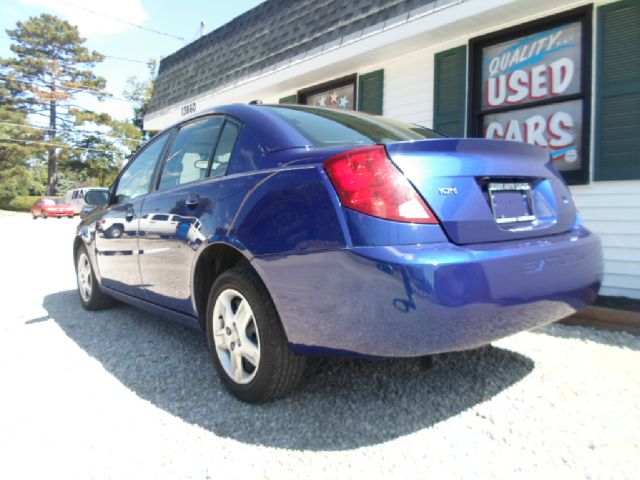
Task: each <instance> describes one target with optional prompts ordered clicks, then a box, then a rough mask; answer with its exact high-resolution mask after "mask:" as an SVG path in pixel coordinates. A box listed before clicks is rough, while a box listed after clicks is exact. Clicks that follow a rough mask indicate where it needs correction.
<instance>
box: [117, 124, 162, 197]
mask: <svg viewBox="0 0 640 480" xmlns="http://www.w3.org/2000/svg"><path fill="white" fill-rule="evenodd" d="M169 137H170V135H169V133H165V134H164V135H162V136H161V137H160V138H158V139H156V140H153V141H152V142H151V143H150V144H149V145H147V146H146V147H145V148H144V150H143V151H142V152H140V154H138V156H136V157H135V158H134V159H133V160H132V162H133V163H131V164H130V165H128V166H127V169H126V170H125V171H124V172H123V174H122V176H121V177H120V180H119V181H118V187H117V189H116V202H117V203H123V202H128V201H130V200H133V199H134V198H137V197H140V196H142V195H146V194H147V193H149V186H150V185H151V179H152V177H153V171H154V169H155V166H156V163H157V162H158V159H159V158H160V155H162V151H163V149H164V146H165V145H166V143H167V141H168V140H169Z"/></svg>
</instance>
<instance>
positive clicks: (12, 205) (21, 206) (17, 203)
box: [0, 195, 41, 212]
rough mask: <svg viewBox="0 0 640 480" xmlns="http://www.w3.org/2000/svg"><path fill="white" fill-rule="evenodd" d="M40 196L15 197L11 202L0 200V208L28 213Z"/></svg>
mask: <svg viewBox="0 0 640 480" xmlns="http://www.w3.org/2000/svg"><path fill="white" fill-rule="evenodd" d="M40 197H41V195H35V196H34V195H17V196H15V197H13V198H12V199H11V200H9V199H2V200H0V208H1V209H3V210H13V211H15V212H30V211H31V207H32V206H33V204H34V203H36V200H38V199H39V198H40Z"/></svg>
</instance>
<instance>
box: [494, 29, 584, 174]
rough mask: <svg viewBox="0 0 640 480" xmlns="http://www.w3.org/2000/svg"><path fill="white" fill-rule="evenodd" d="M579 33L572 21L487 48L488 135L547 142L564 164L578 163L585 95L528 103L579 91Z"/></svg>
mask: <svg viewBox="0 0 640 480" xmlns="http://www.w3.org/2000/svg"><path fill="white" fill-rule="evenodd" d="M581 34H582V32H581V24H580V22H574V23H569V24H564V25H560V26H557V27H554V28H551V29H548V30H544V31H541V32H538V33H535V34H532V35H528V36H524V37H518V38H515V39H512V40H509V41H507V42H502V43H499V44H496V45H491V46H488V47H485V48H484V49H483V51H482V110H483V111H484V112H486V115H484V117H483V118H484V122H483V127H484V136H485V137H486V138H501V139H505V140H514V141H523V142H527V143H531V144H535V145H539V146H541V147H546V148H548V149H549V150H550V151H551V154H552V156H553V158H554V159H556V160H557V164H558V167H559V168H561V169H572V168H576V167H577V166H578V165H579V158H580V154H579V148H580V144H581V138H582V136H581V130H582V100H567V101H566V102H560V103H554V104H552V105H549V104H547V105H543V106H528V105H529V104H534V103H536V102H540V101H543V100H548V99H557V100H560V99H562V97H565V96H569V95H573V94H576V93H580V91H581V90H580V89H581V84H580V79H581V67H582V65H581ZM574 98H575V97H574ZM505 107H507V108H505ZM508 107H512V108H508ZM494 110H495V111H496V113H492V111H494Z"/></svg>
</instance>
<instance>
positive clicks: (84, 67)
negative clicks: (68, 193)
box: [0, 13, 107, 195]
mask: <svg viewBox="0 0 640 480" xmlns="http://www.w3.org/2000/svg"><path fill="white" fill-rule="evenodd" d="M7 34H8V35H9V37H10V38H11V39H12V40H13V42H14V43H12V44H11V51H12V52H13V53H14V54H15V55H16V58H9V59H4V60H2V61H1V63H0V65H1V66H2V70H3V71H2V74H3V76H4V77H5V78H7V79H9V80H8V86H9V88H10V89H11V90H12V92H13V94H14V98H15V101H16V103H17V104H18V105H19V106H20V107H21V108H22V110H23V111H25V112H27V113H29V114H35V115H42V116H45V117H47V118H48V120H49V129H48V131H47V135H46V140H47V142H49V143H52V144H58V143H61V142H63V141H64V139H62V138H58V133H59V132H58V130H59V129H60V128H64V129H68V128H71V127H73V126H74V125H75V124H76V121H75V116H76V114H77V112H78V111H79V110H80V111H81V110H83V109H82V108H81V107H79V106H78V105H77V104H76V103H74V102H75V99H76V96H77V95H78V94H80V93H82V94H83V95H93V96H96V97H97V98H99V99H103V98H104V97H106V96H107V93H106V92H105V91H104V88H105V85H106V80H105V79H104V78H103V77H100V76H97V75H95V74H94V73H93V70H92V69H93V67H95V65H96V63H99V62H101V61H103V60H104V56H103V55H101V54H99V53H98V52H96V51H93V52H90V51H89V50H88V49H87V48H86V47H85V46H84V45H83V44H84V42H85V39H84V38H82V37H81V36H80V33H79V32H78V27H76V26H74V25H71V24H70V23H69V22H67V21H65V20H62V19H60V18H58V17H56V16H54V15H49V14H46V13H43V14H40V16H38V17H31V18H29V19H28V20H27V21H24V22H17V23H16V28H15V29H13V30H7ZM47 150H48V175H47V193H48V194H50V195H52V194H55V193H56V183H57V170H58V150H57V147H55V146H49V147H48V149H47Z"/></svg>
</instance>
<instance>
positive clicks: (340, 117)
mask: <svg viewBox="0 0 640 480" xmlns="http://www.w3.org/2000/svg"><path fill="white" fill-rule="evenodd" d="M263 108H267V109H269V110H270V111H271V112H273V113H274V114H275V115H277V116H278V117H279V118H281V119H282V120H284V121H285V122H286V123H287V124H288V125H290V126H291V127H292V128H294V129H295V130H297V131H298V132H299V133H300V134H301V135H303V136H304V137H305V138H306V139H307V140H309V143H310V145H313V146H316V147H332V146H341V145H372V144H376V143H392V142H405V141H410V140H424V139H428V138H443V135H440V134H439V133H436V132H434V131H433V130H429V129H428V128H425V127H421V126H419V125H412V124H410V123H404V122H399V121H396V120H391V119H389V118H384V117H378V116H373V115H367V114H363V113H358V112H343V111H338V110H333V109H328V108H314V107H304V106H295V107H294V106H288V107H281V106H268V107H267V106H265V107H263Z"/></svg>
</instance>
